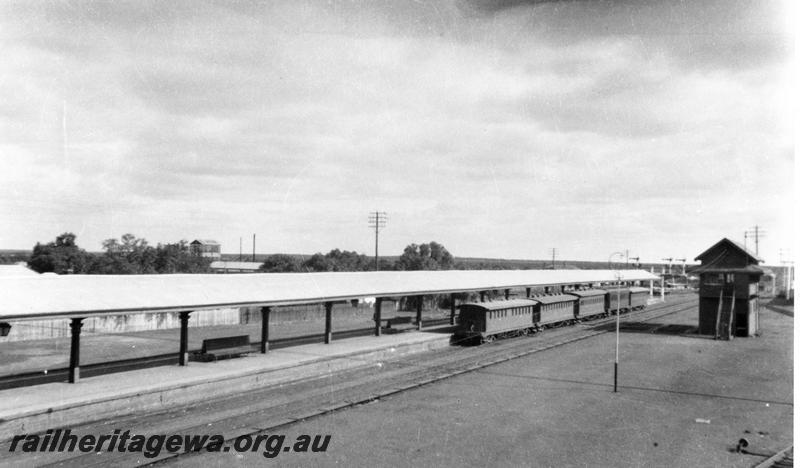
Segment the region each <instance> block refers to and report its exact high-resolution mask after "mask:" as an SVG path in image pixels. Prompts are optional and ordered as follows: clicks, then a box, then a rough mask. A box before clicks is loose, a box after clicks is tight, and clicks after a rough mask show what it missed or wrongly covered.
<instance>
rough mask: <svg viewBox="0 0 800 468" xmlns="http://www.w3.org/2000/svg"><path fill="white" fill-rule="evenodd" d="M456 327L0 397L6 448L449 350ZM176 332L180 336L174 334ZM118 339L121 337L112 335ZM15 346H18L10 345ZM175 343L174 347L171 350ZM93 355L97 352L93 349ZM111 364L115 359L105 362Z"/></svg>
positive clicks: (129, 374)
mask: <svg viewBox="0 0 800 468" xmlns="http://www.w3.org/2000/svg"><path fill="white" fill-rule="evenodd" d="M451 330H452V327H451V326H449V325H448V326H439V327H430V328H425V329H423V330H422V331H406V332H403V333H395V334H385V335H382V336H380V337H376V336H363V337H354V338H346V339H340V340H334V341H332V342H331V343H330V344H323V343H319V344H317V343H315V344H307V345H300V346H293V347H287V348H283V349H277V350H270V351H269V352H267V353H266V354H260V353H251V354H249V355H246V356H244V357H240V358H235V359H228V360H221V361H217V362H190V363H189V365H187V366H184V367H180V366H162V367H153V368H148V369H140V370H134V371H129V372H121V373H114V374H107V375H101V376H97V377H90V378H84V379H81V380H80V381H79V382H77V383H75V384H70V383H66V382H63V383H60V382H59V383H49V384H43V385H35V386H31V387H22V388H13V389H8V390H2V391H0V440H6V439H9V438H10V437H12V436H13V435H15V434H23V433H32V432H37V431H44V430H46V429H49V428H55V427H64V426H74V425H78V424H81V423H86V422H90V421H94V420H99V419H105V418H109V417H114V416H121V415H124V414H131V413H134V412H138V411H151V412H157V411H159V410H160V409H164V410H166V409H174V407H175V406H178V405H185V404H190V403H194V402H199V401H203V400H207V399H211V398H217V397H222V396H226V395H233V394H236V393H241V392H245V391H248V390H251V389H254V388H265V387H269V386H274V385H281V384H285V383H288V382H294V381H299V380H304V379H309V378H314V377H320V376H324V375H327V374H329V373H333V372H340V371H343V370H348V369H355V368H358V367H363V366H370V365H377V364H379V363H380V362H381V361H383V360H387V359H391V358H395V357H399V356H403V355H407V354H412V353H416V352H422V351H429V350H434V349H438V348H443V347H447V346H449V345H450V337H451ZM174 332H175V331H173V333H174ZM106 336H110V337H112V338H109V339H113V336H115V335H106ZM9 344H11V343H9ZM175 346H176V343H175V342H174V341H172V342H171V343H170V348H171V349H172V348H174V347H175ZM86 349H87V350H89V349H91V345H89V343H87V344H86ZM106 359H110V357H106Z"/></svg>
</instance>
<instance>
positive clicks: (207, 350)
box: [200, 335, 252, 361]
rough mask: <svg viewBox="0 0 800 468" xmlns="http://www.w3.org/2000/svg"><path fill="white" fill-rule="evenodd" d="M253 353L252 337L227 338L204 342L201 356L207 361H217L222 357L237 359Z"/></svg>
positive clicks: (210, 339) (211, 339)
mask: <svg viewBox="0 0 800 468" xmlns="http://www.w3.org/2000/svg"><path fill="white" fill-rule="evenodd" d="M251 351H252V348H251V347H250V336H249V335H239V336H226V337H222V338H209V339H207V340H203V347H202V348H201V349H200V356H201V357H202V358H203V359H204V360H206V361H212V360H213V361H216V360H217V359H218V358H220V357H236V356H239V355H242V354H247V353H249V352H251Z"/></svg>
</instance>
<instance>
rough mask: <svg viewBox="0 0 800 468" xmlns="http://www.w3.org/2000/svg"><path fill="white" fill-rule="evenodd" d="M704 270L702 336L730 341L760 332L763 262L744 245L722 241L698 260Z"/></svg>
mask: <svg viewBox="0 0 800 468" xmlns="http://www.w3.org/2000/svg"><path fill="white" fill-rule="evenodd" d="M695 260H700V266H697V267H694V268H692V269H691V273H692V274H695V275H699V276H700V290H699V295H700V304H699V314H700V317H699V319H700V324H699V332H700V334H704V335H714V336H715V337H717V338H723V339H729V338H732V337H733V336H753V335H755V334H756V333H757V332H758V329H759V327H758V314H759V308H758V289H759V288H758V283H759V279H760V278H761V276H762V275H763V274H764V270H763V269H761V268H760V267H759V266H758V262H760V261H761V260H760V259H759V258H758V257H757V256H756V255H755V254H754V253H752V252H750V251H749V250H747V249H746V248H745V247H743V246H742V245H740V244H738V243H736V242H734V241H732V240H730V239H722V240H721V241H719V242H717V243H716V244H714V245H713V246H711V247H710V248H709V249H708V250H706V251H705V252H703V253H701V254H700V255H698V256H697V258H695Z"/></svg>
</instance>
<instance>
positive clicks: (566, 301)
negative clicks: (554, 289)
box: [531, 294, 577, 326]
mask: <svg viewBox="0 0 800 468" xmlns="http://www.w3.org/2000/svg"><path fill="white" fill-rule="evenodd" d="M531 299H533V300H535V301H537V302H538V303H539V307H538V309H539V316H538V317H537V318H538V320H535V321H534V322H535V323H537V324H539V325H542V326H545V325H555V324H568V323H572V322H574V321H575V318H576V317H577V316H576V315H575V313H576V310H575V303H576V302H577V298H576V297H575V296H572V295H569V294H554V295H549V296H535V297H532V298H531Z"/></svg>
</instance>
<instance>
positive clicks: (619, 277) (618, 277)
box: [608, 252, 624, 393]
mask: <svg viewBox="0 0 800 468" xmlns="http://www.w3.org/2000/svg"><path fill="white" fill-rule="evenodd" d="M616 255H619V256H620V258H622V257H623V256H624V254H623V253H622V252H614V253H612V254H611V255H610V256H609V257H608V264H609V266H610V265H611V259H612V258H614V256H616ZM614 277H615V278H616V280H617V333H616V335H617V343H616V347H615V349H614V393H617V374H618V370H619V308H620V300H619V296H620V282H621V281H622V273H620V271H619V270H616V271H615V272H614ZM609 302H610V301H609Z"/></svg>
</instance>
